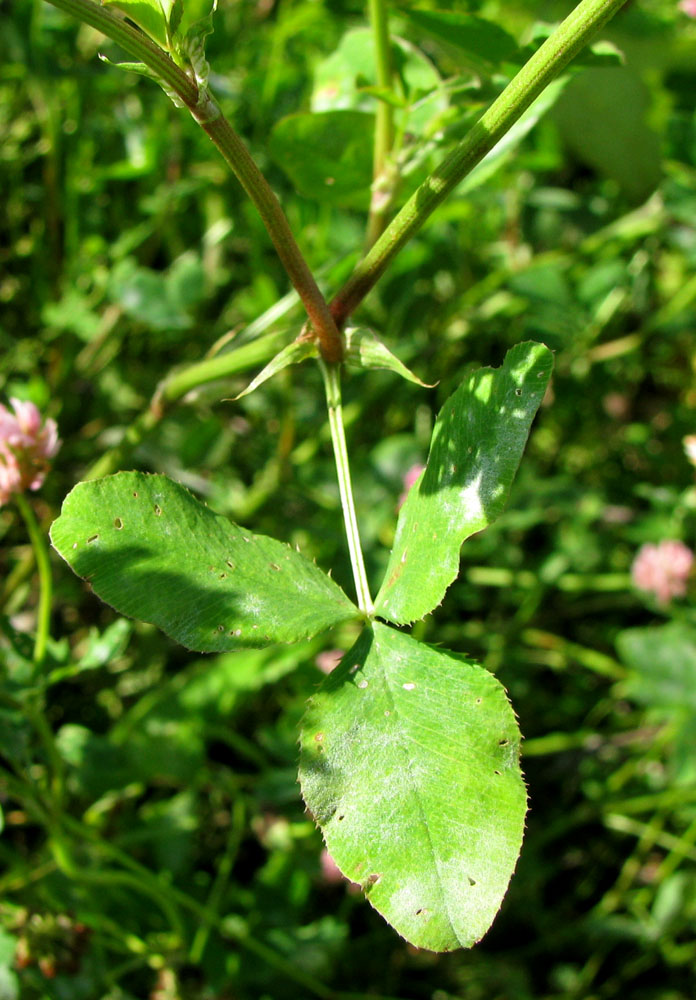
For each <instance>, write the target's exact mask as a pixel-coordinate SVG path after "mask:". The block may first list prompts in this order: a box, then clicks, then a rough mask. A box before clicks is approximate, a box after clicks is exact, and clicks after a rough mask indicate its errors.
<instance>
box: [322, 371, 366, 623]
mask: <svg viewBox="0 0 696 1000" xmlns="http://www.w3.org/2000/svg"><path fill="white" fill-rule="evenodd" d="M319 367H320V368H321V374H322V377H323V379H324V388H325V390H326V405H327V407H328V411H329V427H330V428H331V441H332V443H333V450H334V458H335V459H336V473H337V475H338V490H339V493H340V495H341V507H342V508H343V520H344V523H345V527H346V536H347V538H348V551H349V552H350V562H351V566H352V567H353V579H354V580H355V591H356V594H357V597H358V607H359V608H360V610H361V611H363V612H364V613H365V614H366V615H371V614H372V612H373V610H374V608H373V604H372V598H371V597H370V590H369V587H368V584H367V574H366V572H365V563H364V560H363V554H362V548H361V545H360V535H359V533H358V521H357V518H356V516H355V504H354V503H353V488H352V486H351V481H350V466H349V464H348V449H347V447H346V436H345V433H344V431H343V408H342V403H341V369H340V367H339V365H326V364H324V363H323V362H322V361H320V362H319Z"/></svg>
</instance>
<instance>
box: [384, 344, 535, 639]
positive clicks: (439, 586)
mask: <svg viewBox="0 0 696 1000" xmlns="http://www.w3.org/2000/svg"><path fill="white" fill-rule="evenodd" d="M551 367H552V355H551V352H550V351H549V350H548V348H546V347H544V346H543V344H518V345H517V346H516V347H513V348H512V350H510V351H508V353H507V355H506V357H505V361H504V363H503V366H502V368H497V369H495V368H481V369H479V370H478V371H476V372H474V373H473V374H471V375H470V376H469V377H468V378H467V379H466V381H465V382H464V383H463V384H462V385H461V386H460V387H459V389H457V391H456V392H455V393H453V394H452V396H450V398H449V399H448V400H447V402H446V403H445V405H444V406H443V407H442V410H441V411H440V414H439V416H438V419H437V422H436V424H435V430H434V431H433V437H432V442H431V445H430V454H429V456H428V464H427V466H426V469H425V471H424V473H423V474H422V476H421V478H420V479H419V480H418V481H417V482H416V484H415V485H414V486H413V487H412V489H411V491H410V493H409V495H408V497H407V499H406V502H405V503H404V505H403V507H402V508H401V511H400V513H399V520H398V523H397V526H396V535H395V538H394V546H393V548H392V552H391V556H390V558H389V564H388V566H387V571H386V574H385V578H384V582H383V584H382V587H381V589H380V591H379V593H378V594H377V598H376V600H375V612H376V614H378V615H379V616H380V617H382V618H386V619H387V620H388V621H392V622H395V623H396V624H398V625H401V624H405V623H406V622H411V621H414V620H415V619H417V618H422V617H423V616H424V615H426V614H428V612H430V611H432V610H433V608H435V607H436V606H437V605H438V604H439V603H440V601H441V600H442V598H443V597H444V595H445V591H446V590H447V588H448V587H449V585H450V584H451V583H452V581H453V580H454V579H455V577H456V576H457V572H458V567H459V549H460V546H461V544H462V542H463V541H464V539H465V538H468V537H469V535H472V534H473V533H474V532H475V531H480V530H481V529H482V528H485V527H486V525H488V524H490V523H491V521H494V520H495V518H496V517H498V516H499V514H500V513H501V512H502V510H503V508H504V506H505V503H506V501H507V498H508V495H509V492H510V487H511V485H512V480H513V478H514V475H515V472H516V471H517V466H518V465H519V462H520V458H521V457H522V452H523V450H524V446H525V443H526V441H527V435H528V434H529V428H530V426H531V423H532V420H533V419H534V415H535V413H536V411H537V409H538V407H539V404H540V403H541V400H542V398H543V395H544V392H545V390H546V386H547V383H548V380H549V377H550V374H551Z"/></svg>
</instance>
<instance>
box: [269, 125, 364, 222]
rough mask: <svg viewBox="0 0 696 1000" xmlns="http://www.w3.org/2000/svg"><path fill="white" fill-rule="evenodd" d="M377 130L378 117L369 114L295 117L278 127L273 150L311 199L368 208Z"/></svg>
mask: <svg viewBox="0 0 696 1000" xmlns="http://www.w3.org/2000/svg"><path fill="white" fill-rule="evenodd" d="M373 131H374V115H371V114H368V113H367V112H364V111H324V112H317V113H314V114H297V115H290V116H289V117H287V118H283V119H281V121H279V122H278V123H277V125H276V126H275V128H274V129H273V132H272V133H271V139H270V147H269V148H270V151H271V155H272V156H273V158H274V160H275V161H276V162H277V163H278V165H279V166H281V167H282V168H283V170H284V171H285V173H286V174H287V175H288V177H289V178H290V179H291V180H292V182H293V184H294V185H295V187H296V188H297V190H298V192H299V193H300V194H302V195H304V196H305V197H306V198H311V199H312V200H313V201H329V202H333V203H335V204H337V205H344V206H347V207H352V208H367V206H368V204H369V199H370V184H371V181H372V142H371V138H370V137H371V136H372V133H373Z"/></svg>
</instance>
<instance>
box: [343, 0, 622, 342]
mask: <svg viewBox="0 0 696 1000" xmlns="http://www.w3.org/2000/svg"><path fill="white" fill-rule="evenodd" d="M625 2H626V0H582V2H581V3H579V4H578V6H577V7H576V8H575V10H574V11H573V12H572V13H571V14H569V15H568V17H567V18H566V19H565V21H563V23H562V24H560V25H559V26H558V28H557V29H556V30H555V31H554V33H553V34H552V35H551V36H550V37H549V38H547V39H546V41H545V42H544V44H543V45H542V46H541V47H540V48H539V49H538V50H537V52H535V53H534V55H533V56H532V57H531V59H529V61H528V62H527V63H526V64H525V65H524V66H523V67H522V69H521V70H520V71H519V73H518V74H517V76H515V78H514V79H513V80H512V81H511V82H510V83H509V84H508V86H507V87H506V88H505V90H504V91H503V92H502V94H501V95H500V96H499V97H498V98H497V99H496V100H495V101H494V102H493V104H492V105H491V106H490V108H488V110H487V111H485V112H484V113H483V115H482V116H481V118H479V120H478V122H477V123H476V124H475V125H474V126H473V128H472V129H471V130H470V131H469V133H468V134H467V135H466V136H465V138H464V139H462V141H461V142H460V143H458V145H457V146H456V148H455V149H454V151H453V152H452V153H451V154H450V155H449V156H448V157H447V158H446V159H445V160H444V161H443V163H441V164H440V166H439V167H438V168H437V169H436V170H435V171H434V173H433V174H431V176H430V177H429V178H428V179H427V180H426V181H424V182H423V184H421V186H420V187H419V188H418V190H417V191H416V192H415V194H414V195H412V197H411V198H410V199H409V200H408V201H407V202H406V204H405V205H404V207H403V208H402V209H401V211H400V212H399V213H398V215H397V216H396V218H395V219H393V221H392V222H391V224H390V225H389V226H388V228H387V229H386V230H385V232H384V233H383V234H382V236H381V237H380V239H379V240H378V241H377V243H375V245H374V247H373V248H372V250H371V251H370V252H369V253H368V254H367V256H366V257H364V258H363V260H362V261H360V263H359V264H358V265H357V267H356V268H355V270H354V272H353V274H352V275H351V277H350V278H349V279H348V281H347V282H346V284H345V285H344V286H343V288H342V289H341V290H340V291H339V292H338V294H337V295H336V297H335V298H334V299H333V301H332V302H331V311H332V313H333V315H334V318H335V320H336V323H337V325H338V326H339V328H340V327H342V326H343V325H344V324H345V322H346V320H347V318H348V317H349V316H350V314H351V313H352V312H353V311H354V310H355V308H356V307H357V306H358V305H359V304H360V302H362V300H363V299H364V298H365V296H366V295H367V293H368V292H369V291H370V290H371V289H372V288H373V286H374V285H375V283H376V282H377V281H378V279H379V278H380V277H381V275H382V274H383V273H384V271H385V270H386V268H387V266H388V265H389V264H390V262H391V261H392V260H393V258H394V257H395V256H396V255H397V254H398V253H399V251H400V250H401V249H402V247H403V246H404V245H405V244H406V243H407V242H408V241H409V240H410V239H411V237H412V236H414V235H415V233H417V232H418V230H419V229H420V228H421V227H422V226H423V224H424V222H425V221H426V220H427V219H428V218H429V217H430V215H432V213H433V212H434V211H435V209H436V208H437V207H438V205H439V204H440V203H441V202H442V201H444V199H445V198H446V197H447V195H448V194H450V192H451V191H452V190H453V189H454V188H455V187H456V186H457V184H459V182H460V181H461V180H462V179H463V178H464V177H466V175H467V174H468V173H469V172H470V171H471V170H472V169H473V168H474V167H475V166H476V164H477V163H480V161H481V160H482V159H483V157H484V156H485V155H486V154H487V153H489V152H490V151H491V149H493V147H494V146H495V145H496V143H497V142H498V141H499V140H500V139H502V137H503V136H504V135H505V133H506V132H508V131H509V129H510V128H511V127H512V125H514V123H515V122H516V121H517V119H518V118H519V117H520V116H521V115H522V114H523V112H524V111H526V110H527V108H528V107H529V106H530V105H531V104H532V102H533V101H534V100H535V99H536V98H537V97H538V96H539V94H541V92H542V91H543V90H544V89H545V88H546V87H547V86H548V84H549V83H551V81H552V80H553V79H554V78H555V77H556V76H558V74H559V73H560V72H561V70H562V69H564V68H565V67H566V66H567V64H568V63H569V62H570V60H571V59H573V58H574V57H575V56H576V55H577V54H578V52H580V50H581V49H582V48H584V47H585V45H587V43H588V42H589V41H590V39H591V38H592V36H593V35H594V34H595V33H596V32H597V31H598V30H599V29H600V28H601V27H602V25H604V24H606V22H607V21H608V20H609V19H610V18H611V17H613V15H614V14H616V12H617V11H618V10H619V9H620V8H621V7H622V6H623V5H624V3H625Z"/></svg>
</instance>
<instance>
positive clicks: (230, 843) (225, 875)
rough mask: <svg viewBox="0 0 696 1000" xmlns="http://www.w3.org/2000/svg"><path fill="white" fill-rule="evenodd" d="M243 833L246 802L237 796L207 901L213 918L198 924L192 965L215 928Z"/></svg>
mask: <svg viewBox="0 0 696 1000" xmlns="http://www.w3.org/2000/svg"><path fill="white" fill-rule="evenodd" d="M243 833H244V802H243V800H242V799H241V798H237V799H236V800H235V803H234V805H233V806H232V815H231V822H230V833H229V837H228V838H227V846H226V848H225V853H224V854H223V856H222V858H221V859H220V860H219V861H218V862H217V865H216V867H217V874H216V875H215V881H214V882H213V886H212V888H211V890H210V894H209V896H208V899H207V902H206V909H207V910H208V912H209V913H210V915H211V918H210V919H209V920H205V921H202V922H201V923H200V924H199V925H198V929H197V931H196V933H195V935H194V938H193V943H192V944H191V948H190V949H189V961H190V962H191V964H192V965H198V963H199V962H200V961H201V959H202V957H203V952H204V951H205V948H206V945H207V943H208V939H209V937H210V932H211V930H212V929H213V926H214V924H215V923H216V922H217V921H216V920H214V919H213V917H214V916H216V915H217V914H218V913H219V911H220V907H221V905H222V902H223V897H224V893H225V889H226V888H227V884H228V882H229V880H230V876H231V874H232V869H233V868H234V863H235V860H236V858H237V853H238V851H239V845H240V843H241V841H242V835H243Z"/></svg>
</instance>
